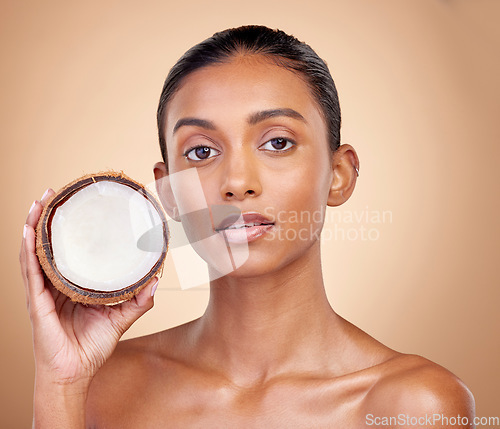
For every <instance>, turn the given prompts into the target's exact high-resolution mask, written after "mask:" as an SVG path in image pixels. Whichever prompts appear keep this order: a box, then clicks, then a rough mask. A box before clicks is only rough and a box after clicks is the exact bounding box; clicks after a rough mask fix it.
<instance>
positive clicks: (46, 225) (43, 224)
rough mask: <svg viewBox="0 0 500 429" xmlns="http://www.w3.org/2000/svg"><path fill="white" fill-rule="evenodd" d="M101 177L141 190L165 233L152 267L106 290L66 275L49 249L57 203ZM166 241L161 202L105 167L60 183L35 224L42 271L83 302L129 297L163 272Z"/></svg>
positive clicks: (120, 300) (108, 302)
mask: <svg viewBox="0 0 500 429" xmlns="http://www.w3.org/2000/svg"><path fill="white" fill-rule="evenodd" d="M100 181H113V182H117V183H120V184H122V185H126V186H129V187H131V188H132V189H134V190H136V191H137V192H139V193H141V194H142V195H143V196H144V198H146V199H147V200H148V201H149V202H150V203H151V204H152V205H153V206H154V207H155V209H156V211H157V212H158V215H159V216H160V218H161V220H162V226H163V237H164V240H163V249H162V253H161V255H160V257H159V258H158V260H157V262H156V263H155V265H154V266H153V267H152V268H151V270H150V271H149V272H148V273H147V274H146V275H145V276H144V277H143V278H141V279H140V280H138V281H137V282H135V283H134V284H132V285H128V286H126V287H124V288H122V289H119V290H115V291H109V292H103V291H96V290H93V289H88V288H84V287H81V286H79V285H78V284H76V283H74V282H72V281H70V280H68V279H66V278H65V277H64V276H63V275H62V274H61V273H60V272H59V270H58V269H57V267H56V265H55V262H54V258H53V253H52V245H51V243H50V240H49V235H50V224H51V220H52V217H53V216H54V213H55V211H56V209H57V207H59V206H60V205H62V204H64V202H65V201H66V200H67V199H69V198H71V196H72V195H74V194H75V193H76V192H78V191H80V190H81V189H83V188H85V187H87V186H89V185H91V184H93V183H96V182H100ZM168 244H169V231H168V227H167V221H166V218H165V215H164V213H163V209H162V208H161V205H160V203H159V202H158V201H157V199H156V197H155V196H154V195H153V194H152V193H151V192H149V191H148V190H147V189H146V188H145V187H144V186H143V185H142V184H141V183H139V182H137V181H135V180H133V179H132V178H130V177H129V176H127V175H126V174H124V173H123V172H115V171H105V172H99V173H94V174H86V175H84V176H82V177H79V178H78V179H75V180H73V181H72V182H70V183H68V184H67V185H65V186H63V187H62V188H61V189H60V190H59V191H58V192H56V193H55V194H54V195H53V196H52V197H51V198H50V199H49V200H48V201H47V202H46V204H45V206H44V209H43V211H42V213H41V215H40V218H39V221H38V224H37V226H36V253H37V256H38V259H39V260H40V265H41V267H42V269H43V271H44V273H45V275H46V276H47V278H48V279H49V280H50V282H51V283H52V284H53V285H54V287H55V288H56V289H57V290H59V291H60V292H62V293H63V294H64V295H66V296H68V297H69V298H70V299H71V300H72V301H74V302H79V303H82V304H106V305H111V304H118V303H120V302H123V301H128V300H130V299H132V298H133V297H134V296H135V295H137V294H138V293H139V292H140V291H141V290H142V289H143V288H144V287H145V286H146V285H147V284H148V283H149V281H150V280H151V279H152V278H153V277H154V276H155V275H156V274H158V272H160V271H161V273H163V266H164V264H165V259H166V255H167V251H168Z"/></svg>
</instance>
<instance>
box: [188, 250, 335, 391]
mask: <svg viewBox="0 0 500 429" xmlns="http://www.w3.org/2000/svg"><path fill="white" fill-rule="evenodd" d="M320 261H321V259H320V246H319V243H317V245H314V246H312V247H311V248H310V249H309V252H308V254H307V255H305V256H304V257H302V258H300V260H296V261H294V262H292V263H291V264H289V265H287V266H286V267H284V268H283V269H281V270H279V271H278V272H274V273H269V274H266V275H264V276H260V277H258V278H255V277H253V278H241V277H237V276H231V277H230V276H226V277H222V278H220V279H217V280H216V281H213V282H212V283H211V285H210V300H209V304H208V307H207V309H206V311H205V314H204V315H203V316H202V317H201V318H200V319H199V320H198V327H197V335H196V338H197V341H196V342H197V345H198V347H199V349H198V351H197V352H198V353H200V355H199V356H200V357H201V359H203V360H204V362H206V363H207V365H208V366H210V367H212V368H213V369H215V370H217V371H220V372H222V373H223V374H224V375H225V376H226V377H227V378H229V379H230V380H232V381H233V382H234V383H235V384H237V385H255V384H259V383H263V382H265V381H266V380H268V379H270V378H272V377H275V376H277V375H280V373H284V372H292V371H293V372H296V371H297V370H298V371H309V372H310V371H312V370H313V369H316V370H318V371H323V372H324V371H325V369H327V368H326V367H327V366H328V362H326V360H325V359H326V356H327V355H330V356H331V353H326V352H327V350H326V347H327V346H328V347H330V346H331V343H332V341H336V340H338V338H339V332H338V331H339V329H338V327H339V326H340V323H341V322H340V320H341V318H340V317H338V316H337V315H336V314H335V313H334V312H333V310H332V308H331V307H330V304H329V302H328V299H327V296H326V293H325V289H324V284H323V277H322V272H321V262H320ZM336 342H337V343H338V341H336ZM205 359H206V361H205Z"/></svg>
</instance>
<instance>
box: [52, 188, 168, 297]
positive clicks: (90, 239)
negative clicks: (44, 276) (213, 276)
mask: <svg viewBox="0 0 500 429" xmlns="http://www.w3.org/2000/svg"><path fill="white" fill-rule="evenodd" d="M161 224H162V221H161V218H160V216H159V214H158V212H157V210H156V208H155V206H154V205H153V204H152V203H151V202H150V201H149V200H147V199H146V198H145V197H144V196H143V195H142V194H141V193H139V192H138V191H136V190H134V189H133V188H131V187H129V186H127V185H124V184H121V183H116V182H112V181H100V182H96V183H93V184H91V185H88V186H86V187H84V188H82V189H81V190H79V191H78V192H76V193H74V194H73V195H72V196H71V197H70V198H69V199H67V200H66V201H65V202H64V203H63V204H62V205H60V206H58V207H57V209H56V210H55V213H54V216H53V218H52V224H51V237H50V239H51V244H52V253H53V258H54V264H55V266H56V267H57V270H58V271H59V272H60V273H61V275H62V276H63V277H65V278H66V279H68V280H69V281H71V282H73V283H75V284H76V285H78V286H80V287H83V288H86V289H91V290H96V291H103V292H111V291H117V290H120V289H123V288H125V287H127V286H130V285H133V284H135V283H136V282H138V281H139V280H141V279H142V278H143V277H144V276H146V275H147V274H148V273H149V272H150V271H151V269H152V268H153V267H154V265H155V264H156V263H157V262H158V260H159V259H160V257H161V255H162V248H161V246H157V245H156V246H150V247H152V248H151V249H147V250H144V249H143V248H144V246H141V247H143V248H142V249H141V248H139V247H138V241H139V240H140V239H141V237H144V236H145V234H146V236H147V237H149V240H152V242H156V243H158V242H160V243H163V230H162V228H161V227H160V228H159V227H158V226H159V225H160V226H161ZM155 227H156V228H155ZM155 235H156V236H155Z"/></svg>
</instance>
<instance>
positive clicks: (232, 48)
mask: <svg viewBox="0 0 500 429" xmlns="http://www.w3.org/2000/svg"><path fill="white" fill-rule="evenodd" d="M245 54H247V55H248V54H254V55H263V56H265V57H267V58H269V59H271V60H272V61H274V62H275V63H276V64H277V65H279V66H282V67H285V68H287V69H289V70H293V71H296V72H299V73H300V74H301V75H302V77H303V78H304V80H305V81H306V82H307V84H308V86H309V88H310V89H311V91H312V93H313V95H314V97H315V98H316V101H317V102H318V105H319V107H320V108H321V111H322V113H323V116H324V120H325V122H326V126H327V129H328V139H329V143H330V148H331V150H332V152H333V151H335V150H336V149H337V148H338V147H339V146H340V105H339V100H338V95H337V89H336V88H335V83H334V82H333V79H332V76H331V74H330V71H329V70H328V66H327V65H326V63H325V62H324V61H323V60H322V59H321V58H320V57H319V56H318V54H316V52H314V50H313V49H312V48H311V47H310V46H309V45H307V44H305V43H303V42H301V41H299V40H297V39H296V38H295V37H293V36H290V35H288V34H286V33H285V32H283V31H281V30H272V29H270V28H267V27H264V26H258V25H249V26H244V27H238V28H231V29H228V30H224V31H221V32H219V33H215V34H214V35H213V36H212V37H210V38H208V39H206V40H204V41H203V42H201V43H199V44H197V45H195V46H193V47H192V48H191V49H189V50H188V51H187V52H186V53H185V54H184V55H183V56H182V57H181V58H180V59H179V61H177V63H176V64H175V65H174V66H173V67H172V69H171V70H170V72H169V73H168V76H167V79H166V80H165V84H164V85H163V90H162V92H161V96H160V103H159V105H158V112H157V121H158V135H159V139H160V149H161V154H162V156H163V160H164V161H165V162H167V149H166V141H165V137H164V135H165V120H164V115H165V110H166V107H167V104H168V102H169V101H170V100H171V99H172V97H173V96H174V94H175V93H176V91H177V90H178V89H179V88H180V86H181V84H182V81H183V79H184V78H185V77H186V76H188V75H189V74H190V73H192V72H194V71H195V70H198V69H200V68H202V67H206V66H209V65H212V64H217V63H224V62H227V61H229V60H230V59H231V58H232V57H235V56H237V55H245Z"/></svg>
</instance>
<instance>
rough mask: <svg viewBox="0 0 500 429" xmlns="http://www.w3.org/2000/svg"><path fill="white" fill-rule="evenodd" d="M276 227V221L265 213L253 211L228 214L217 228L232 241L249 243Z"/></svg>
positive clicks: (217, 230) (216, 229)
mask: <svg viewBox="0 0 500 429" xmlns="http://www.w3.org/2000/svg"><path fill="white" fill-rule="evenodd" d="M273 227H274V222H273V221H272V220H271V219H269V218H267V217H265V216H264V215H262V214H260V213H257V212H252V213H242V214H241V215H240V216H238V217H236V216H234V215H233V216H227V217H226V218H224V219H223V220H222V221H221V222H220V223H219V225H218V226H217V227H216V228H215V231H216V232H218V233H223V234H224V236H225V238H226V240H227V241H229V242H232V243H249V242H252V241H254V240H256V239H257V238H259V237H261V236H262V235H264V234H265V233H266V232H268V231H269V230H271V229H272V228H273Z"/></svg>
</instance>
